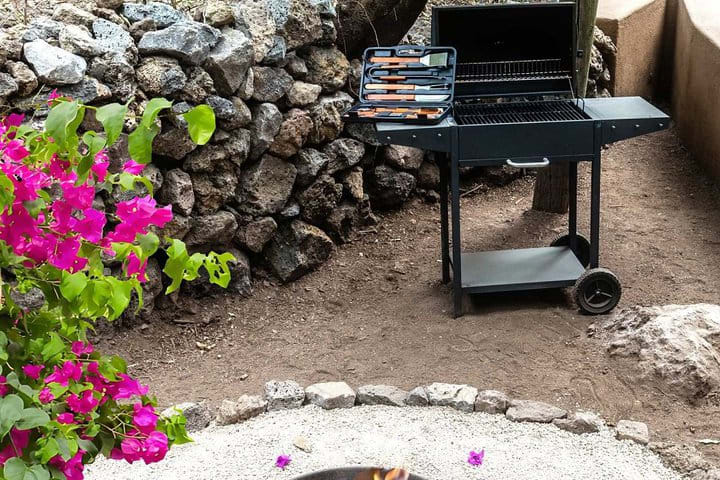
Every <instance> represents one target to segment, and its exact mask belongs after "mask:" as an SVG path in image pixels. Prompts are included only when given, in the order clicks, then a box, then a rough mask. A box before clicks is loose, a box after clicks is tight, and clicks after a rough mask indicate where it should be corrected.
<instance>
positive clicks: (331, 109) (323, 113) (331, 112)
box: [308, 82, 353, 144]
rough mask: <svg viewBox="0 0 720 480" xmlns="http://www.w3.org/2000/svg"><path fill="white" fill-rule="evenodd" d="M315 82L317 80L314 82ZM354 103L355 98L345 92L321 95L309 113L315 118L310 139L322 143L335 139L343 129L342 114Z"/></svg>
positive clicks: (315, 142) (312, 141) (311, 106)
mask: <svg viewBox="0 0 720 480" xmlns="http://www.w3.org/2000/svg"><path fill="white" fill-rule="evenodd" d="M313 83H315V82H313ZM352 104H353V99H352V97H351V96H350V95H348V94H347V93H345V92H336V93H335V94H333V95H329V96H324V97H320V98H319V99H318V101H317V103H314V104H312V105H310V107H309V109H308V113H310V117H311V118H312V120H313V129H312V130H311V131H310V137H309V141H310V142H311V143H314V144H321V143H325V142H329V141H331V140H335V139H336V138H337V137H338V135H340V132H342V129H343V120H342V114H343V113H344V112H345V111H346V110H347V109H348V108H350V106H351V105H352Z"/></svg>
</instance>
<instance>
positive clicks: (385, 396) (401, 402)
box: [357, 385, 408, 407]
mask: <svg viewBox="0 0 720 480" xmlns="http://www.w3.org/2000/svg"><path fill="white" fill-rule="evenodd" d="M357 399H358V403H361V404H363V405H389V406H391V407H404V406H405V402H406V401H407V399H408V392H406V391H405V390H402V389H400V388H397V387H394V386H392V385H365V386H362V387H360V388H358V391H357Z"/></svg>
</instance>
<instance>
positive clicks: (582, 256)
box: [550, 233, 590, 268]
mask: <svg viewBox="0 0 720 480" xmlns="http://www.w3.org/2000/svg"><path fill="white" fill-rule="evenodd" d="M575 237H576V238H577V249H578V251H577V254H576V256H577V259H578V261H579V262H580V264H581V265H582V266H583V267H585V268H587V266H588V265H590V242H589V241H588V239H587V238H585V237H583V236H582V235H580V234H579V233H578V234H575ZM550 246H551V247H569V246H570V235H563V236H561V237H558V238H556V239H555V240H553V241H552V243H551V244H550Z"/></svg>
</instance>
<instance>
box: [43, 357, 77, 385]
mask: <svg viewBox="0 0 720 480" xmlns="http://www.w3.org/2000/svg"><path fill="white" fill-rule="evenodd" d="M80 377H82V367H81V366H80V364H79V363H77V362H72V361H70V360H68V361H66V362H65V363H63V366H62V367H61V368H58V367H57V366H55V367H53V373H51V374H50V375H48V376H47V377H45V383H59V384H60V385H62V386H63V387H67V386H68V381H69V380H70V379H72V380H75V381H76V382H77V381H78V380H80Z"/></svg>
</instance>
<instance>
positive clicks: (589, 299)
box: [573, 268, 622, 315]
mask: <svg viewBox="0 0 720 480" xmlns="http://www.w3.org/2000/svg"><path fill="white" fill-rule="evenodd" d="M573 296H574V297H575V303H577V305H578V307H580V310H581V311H582V312H583V313H587V314H589V315H602V314H605V313H608V312H610V311H611V310H612V309H613V308H615V307H616V306H617V304H618V303H619V302H620V297H621V296H622V287H621V286H620V280H618V278H617V277H616V276H615V274H614V273H612V272H611V271H610V270H608V269H607V268H591V269H590V270H587V271H586V272H585V273H583V274H582V276H581V277H580V278H578V280H577V282H575V290H574V291H573Z"/></svg>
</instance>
